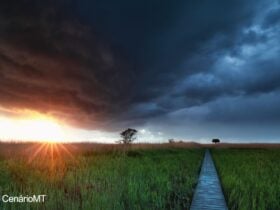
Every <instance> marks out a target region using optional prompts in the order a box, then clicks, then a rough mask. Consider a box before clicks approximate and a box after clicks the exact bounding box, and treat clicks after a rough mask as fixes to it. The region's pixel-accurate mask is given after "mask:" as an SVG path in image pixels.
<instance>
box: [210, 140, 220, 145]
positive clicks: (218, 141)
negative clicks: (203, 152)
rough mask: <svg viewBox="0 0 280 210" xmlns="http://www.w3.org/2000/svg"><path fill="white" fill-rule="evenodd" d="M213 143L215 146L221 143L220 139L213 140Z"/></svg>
mask: <svg viewBox="0 0 280 210" xmlns="http://www.w3.org/2000/svg"><path fill="white" fill-rule="evenodd" d="M212 143H214V144H217V143H220V139H212Z"/></svg>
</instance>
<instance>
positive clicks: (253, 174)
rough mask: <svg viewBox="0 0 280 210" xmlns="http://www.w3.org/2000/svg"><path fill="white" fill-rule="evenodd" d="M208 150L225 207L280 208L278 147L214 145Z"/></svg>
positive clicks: (279, 156)
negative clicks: (210, 153)
mask: <svg viewBox="0 0 280 210" xmlns="http://www.w3.org/2000/svg"><path fill="white" fill-rule="evenodd" d="M212 154H213V158H214V161H215V163H216V167H217V169H218V173H219V175H220V179H221V182H222V187H223V190H224V192H225V196H226V200H227V202H228V207H229V209H238V210H279V209H280V178H279V177H280V150H279V149H216V150H212Z"/></svg>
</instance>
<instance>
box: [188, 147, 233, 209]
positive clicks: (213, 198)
mask: <svg viewBox="0 0 280 210" xmlns="http://www.w3.org/2000/svg"><path fill="white" fill-rule="evenodd" d="M204 209H205V210H227V209H228V208H227V204H226V201H225V198H224V194H223V191H222V188H221V184H220V180H219V177H218V174H217V171H216V168H215V165H214V162H213V160H212V157H211V154H210V152H209V150H208V149H207V150H206V152H205V156H204V160H203V164H202V168H201V172H200V175H199V179H198V184H197V186H196V189H195V193H194V197H193V200H192V204H191V210H204Z"/></svg>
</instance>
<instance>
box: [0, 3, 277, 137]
mask: <svg viewBox="0 0 280 210" xmlns="http://www.w3.org/2000/svg"><path fill="white" fill-rule="evenodd" d="M279 14H280V5H279V1H273V0H270V1H264V0H259V1H253V0H252V1H251V0H249V1H243V0H237V1H222V0H214V1H195V2H193V1H181V0H180V1H176V2H175V1H167V0H166V1H159V0H157V1H148V0H144V1H128V0H122V1H112V0H105V1H89V0H83V1H74V0H72V1H63V0H60V1H44V2H38V1H35V0H21V1H14V0H12V1H7V2H1V3H0V106H1V107H5V108H8V109H32V110H36V111H39V112H43V113H48V114H52V115H54V116H56V117H59V118H61V119H65V121H67V122H68V123H70V124H72V125H75V126H78V127H83V128H89V129H103V130H115V129H119V128H120V127H124V126H140V125H149V126H150V127H153V126H154V127H156V125H157V123H158V122H159V121H160V122H164V121H165V120H164V119H166V122H167V121H168V120H170V122H171V121H173V120H175V121H176V122H177V123H178V124H180V123H181V124H182V123H186V122H191V121H194V122H195V121H197V120H198V121H199V122H200V123H201V125H203V126H204V128H205V127H207V125H208V126H210V127H211V122H215V124H217V125H223V126H228V127H230V126H233V127H234V126H235V125H236V124H238V123H240V124H251V125H256V124H257V123H258V122H259V121H262V122H267V123H268V124H270V126H272V127H273V126H276V125H279V124H280V117H279V116H280V115H279V113H280V111H279V109H277V108H275V107H278V106H280V101H279V100H277V99H278V98H279V96H280V94H279V87H280V70H279V69H280V62H279V61H280V59H279V55H280V36H279V34H280V16H279ZM233 104H234V106H233ZM217 107H219V109H217ZM238 107H239V108H238ZM269 107H271V108H269ZM248 110H250V112H248ZM269 110H273V113H272V112H270V111H269ZM178 113H180V114H178ZM271 123H272V124H273V125H271ZM162 127H164V128H166V127H168V122H167V123H166V124H164V125H162ZM170 129H172V128H171V127H170ZM201 129H203V128H201ZM227 129H228V128H227ZM227 129H225V130H227ZM175 130H176V129H175ZM170 132H171V133H172V131H171V130H170ZM176 132H177V130H176ZM186 136H187V135H186Z"/></svg>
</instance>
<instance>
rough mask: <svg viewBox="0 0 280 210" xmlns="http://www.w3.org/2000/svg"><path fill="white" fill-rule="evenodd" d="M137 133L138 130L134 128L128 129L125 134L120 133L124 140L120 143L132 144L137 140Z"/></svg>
mask: <svg viewBox="0 0 280 210" xmlns="http://www.w3.org/2000/svg"><path fill="white" fill-rule="evenodd" d="M136 133H137V130H135V129H132V128H128V129H126V130H124V131H123V132H121V133H120V135H121V138H122V139H121V140H120V141H119V142H120V143H123V144H130V143H132V142H133V141H134V140H135V139H136Z"/></svg>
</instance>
